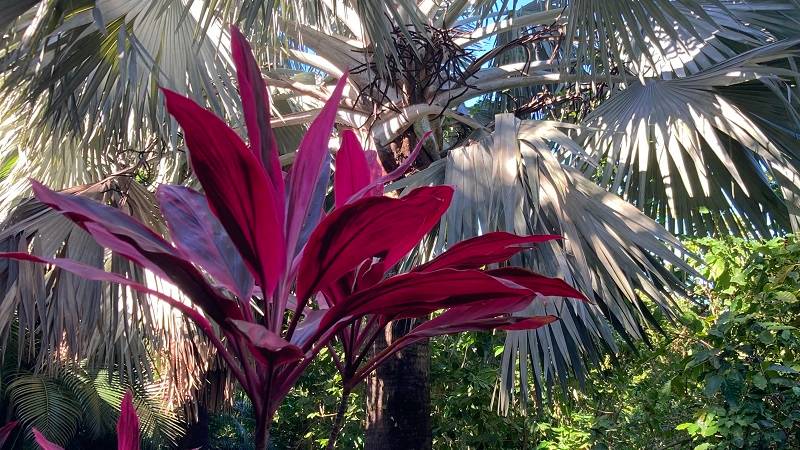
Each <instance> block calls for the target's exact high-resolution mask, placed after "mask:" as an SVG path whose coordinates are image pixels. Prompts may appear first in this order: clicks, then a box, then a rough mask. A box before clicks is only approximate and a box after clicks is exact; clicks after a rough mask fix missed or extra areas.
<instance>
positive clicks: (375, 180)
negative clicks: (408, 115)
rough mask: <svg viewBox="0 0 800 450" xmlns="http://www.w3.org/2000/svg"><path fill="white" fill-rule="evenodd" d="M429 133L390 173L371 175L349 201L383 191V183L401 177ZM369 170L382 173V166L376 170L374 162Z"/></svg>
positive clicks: (429, 133)
mask: <svg viewBox="0 0 800 450" xmlns="http://www.w3.org/2000/svg"><path fill="white" fill-rule="evenodd" d="M431 133H432V132H431V131H428V132H426V133H425V134H424V135H423V136H422V139H420V140H419V142H417V146H416V147H414V150H413V151H412V152H411V154H410V155H408V158H406V160H405V161H403V162H402V163H401V164H400V165H399V166H397V168H396V169H394V170H393V171H391V173H388V174H383V175H381V176H378V177H375V176H373V177H372V181H371V182H370V183H369V184H368V185H367V186H364V188H362V189H361V190H360V191H358V192H356V193H355V194H353V195H352V196H351V197H350V202H354V201H356V200H358V199H361V198H363V197H365V196H368V195H370V193H373V192H380V193H383V185H385V184H387V183H391V182H392V181H394V180H396V179H398V178H400V177H402V176H403V175H404V174H405V173H406V171H407V170H408V169H409V168H410V167H411V165H412V164H414V161H416V160H417V156H419V152H421V151H422V144H423V143H424V142H425V140H427V139H428V137H430V135H431ZM377 156H378V155H377V153H376V154H375V161H376V162H377ZM378 165H379V163H378ZM370 172H371V173H372V174H373V175H374V174H377V173H383V167H381V168H380V170H378V168H377V167H375V165H374V164H371V165H370Z"/></svg>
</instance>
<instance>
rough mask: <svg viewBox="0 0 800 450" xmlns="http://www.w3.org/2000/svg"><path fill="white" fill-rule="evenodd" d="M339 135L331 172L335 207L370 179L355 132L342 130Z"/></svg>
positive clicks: (368, 169)
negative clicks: (340, 142) (334, 163)
mask: <svg viewBox="0 0 800 450" xmlns="http://www.w3.org/2000/svg"><path fill="white" fill-rule="evenodd" d="M341 137H342V145H341V147H339V151H338V152H337V153H336V172H334V174H333V192H334V195H335V197H336V207H337V208H338V207H340V206H343V205H344V204H345V203H347V200H349V199H350V197H352V196H353V194H355V193H356V192H358V191H359V190H361V189H362V188H363V187H364V186H366V185H368V184H369V182H370V181H371V177H370V175H371V174H370V168H369V165H368V163H367V157H366V154H365V153H364V149H363V148H361V144H360V143H359V142H358V137H357V136H356V134H355V133H354V132H353V130H344V131H343V132H342V134H341Z"/></svg>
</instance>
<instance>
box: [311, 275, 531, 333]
mask: <svg viewBox="0 0 800 450" xmlns="http://www.w3.org/2000/svg"><path fill="white" fill-rule="evenodd" d="M530 298H531V291H530V290H528V289H526V288H523V287H520V286H517V285H515V284H513V283H508V282H505V280H502V279H500V278H495V277H493V276H490V275H487V274H486V273H484V272H481V271H479V270H455V269H442V270H437V271H433V272H410V273H405V274H401V275H396V276H393V277H391V278H388V279H386V280H384V281H382V282H380V283H379V284H377V285H375V286H373V287H371V288H369V289H365V290H363V291H359V292H356V293H355V294H353V295H352V296H350V297H349V298H347V299H346V300H345V301H343V302H340V303H338V304H336V305H334V306H333V307H332V308H331V309H330V310H329V311H328V313H327V314H326V315H325V318H323V320H322V322H321V323H320V331H322V330H324V329H326V328H328V327H331V326H333V325H334V324H335V323H338V322H340V321H347V320H349V319H350V318H352V317H360V316H363V315H366V314H381V315H385V316H388V317H392V318H395V319H400V318H407V317H418V316H421V315H425V314H428V313H431V312H434V311H437V310H440V309H445V308H451V307H455V306H466V305H470V304H476V303H484V302H489V301H501V300H505V301H513V302H519V301H522V300H523V299H530Z"/></svg>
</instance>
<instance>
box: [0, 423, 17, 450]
mask: <svg viewBox="0 0 800 450" xmlns="http://www.w3.org/2000/svg"><path fill="white" fill-rule="evenodd" d="M16 427H17V422H16V421H15V420H12V421H11V422H8V423H7V424H5V425H3V426H2V427H0V448H3V445H4V444H5V443H6V441H7V440H8V437H9V436H10V435H11V433H12V432H13V431H14V428H16Z"/></svg>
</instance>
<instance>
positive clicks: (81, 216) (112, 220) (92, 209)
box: [31, 180, 173, 256]
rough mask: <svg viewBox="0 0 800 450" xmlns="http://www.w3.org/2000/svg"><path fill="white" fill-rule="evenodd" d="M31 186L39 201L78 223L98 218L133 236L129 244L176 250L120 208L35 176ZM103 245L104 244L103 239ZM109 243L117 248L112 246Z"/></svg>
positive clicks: (147, 249) (148, 249)
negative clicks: (53, 186) (65, 191)
mask: <svg viewBox="0 0 800 450" xmlns="http://www.w3.org/2000/svg"><path fill="white" fill-rule="evenodd" d="M31 187H32V188H33V193H34V195H36V198H37V199H39V201H41V202H42V203H44V204H46V205H49V206H51V207H52V208H53V209H55V210H57V211H61V212H62V213H63V214H64V215H65V216H67V217H69V218H70V219H71V220H72V221H73V222H75V223H77V224H78V225H83V224H84V223H86V222H98V223H100V224H102V226H103V228H105V229H107V230H108V231H109V232H110V233H111V234H113V235H117V236H127V237H130V241H131V242H128V244H130V245H133V246H135V247H136V248H138V249H139V250H140V251H143V252H148V253H154V252H166V253H170V252H172V251H173V249H172V246H171V245H170V244H169V242H167V241H165V240H164V239H163V238H162V237H161V236H159V235H158V234H156V233H155V232H154V231H153V230H151V229H150V228H148V227H147V226H146V225H144V224H143V223H141V222H139V221H138V220H136V219H134V218H133V217H131V216H129V215H128V214H125V213H124V212H122V211H120V210H119V209H117V208H112V207H110V206H107V205H104V204H102V203H99V202H96V201H94V200H92V199H89V198H86V197H83V196H80V195H71V194H61V193H58V192H56V191H53V190H51V189H49V188H47V187H46V186H44V185H43V184H41V183H39V182H38V181H36V180H31ZM101 245H105V244H104V243H101ZM108 247H109V248H112V250H114V248H113V247H111V246H108ZM126 256H127V255H126Z"/></svg>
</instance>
